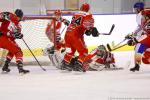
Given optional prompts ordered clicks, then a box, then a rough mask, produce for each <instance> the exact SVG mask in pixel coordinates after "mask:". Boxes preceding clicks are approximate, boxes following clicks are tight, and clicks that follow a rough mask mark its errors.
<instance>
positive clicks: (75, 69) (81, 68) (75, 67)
mask: <svg viewBox="0 0 150 100" xmlns="http://www.w3.org/2000/svg"><path fill="white" fill-rule="evenodd" d="M73 70H74V71H79V72H86V70H85V69H84V68H83V65H81V64H80V63H79V62H76V63H75V64H74V66H73Z"/></svg>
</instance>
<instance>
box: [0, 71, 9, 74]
mask: <svg viewBox="0 0 150 100" xmlns="http://www.w3.org/2000/svg"><path fill="white" fill-rule="evenodd" d="M8 73H9V72H7V71H2V72H1V74H8Z"/></svg>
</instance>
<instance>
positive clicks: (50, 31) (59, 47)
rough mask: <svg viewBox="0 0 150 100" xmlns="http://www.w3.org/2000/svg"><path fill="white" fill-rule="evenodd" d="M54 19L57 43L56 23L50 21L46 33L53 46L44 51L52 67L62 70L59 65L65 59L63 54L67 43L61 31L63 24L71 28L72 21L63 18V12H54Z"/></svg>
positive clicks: (49, 45)
mask: <svg viewBox="0 0 150 100" xmlns="http://www.w3.org/2000/svg"><path fill="white" fill-rule="evenodd" d="M54 17H56V27H55V29H56V30H55V31H56V38H55V40H56V41H54V22H53V21H50V22H49V23H48V25H47V28H46V32H45V33H46V35H47V37H48V39H49V40H50V42H51V43H52V44H48V45H47V47H46V48H45V49H44V55H48V57H49V59H50V62H51V64H52V65H54V66H56V67H57V68H60V66H59V64H60V63H61V61H62V59H63V58H62V53H63V52H64V51H65V42H64V39H62V38H61V33H60V29H61V28H62V23H64V25H66V26H69V24H70V21H69V20H67V19H64V18H62V12H61V10H56V11H54ZM66 26H65V27H66ZM54 45H55V47H54ZM58 58H59V59H58ZM60 58H61V59H60Z"/></svg>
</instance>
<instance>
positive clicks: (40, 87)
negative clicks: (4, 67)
mask: <svg viewBox="0 0 150 100" xmlns="http://www.w3.org/2000/svg"><path fill="white" fill-rule="evenodd" d="M115 57H116V65H117V66H118V67H124V70H116V71H87V72H86V73H76V72H69V73H64V72H61V71H60V70H57V69H56V68H55V67H53V66H43V67H44V68H46V69H47V71H46V72H45V71H43V70H41V68H40V67H39V66H25V68H26V69H29V70H30V71H31V72H30V73H29V74H26V75H23V76H21V75H19V74H18V70H17V68H16V67H11V72H10V73H9V74H1V75H0V100H150V66H149V65H143V64H142V67H141V70H140V71H139V72H134V73H133V72H130V71H129V68H130V67H133V52H120V53H118V52H117V53H115Z"/></svg>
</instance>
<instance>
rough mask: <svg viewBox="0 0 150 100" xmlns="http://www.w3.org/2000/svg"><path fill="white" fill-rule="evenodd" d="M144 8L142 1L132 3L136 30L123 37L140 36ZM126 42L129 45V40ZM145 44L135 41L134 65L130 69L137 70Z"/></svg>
mask: <svg viewBox="0 0 150 100" xmlns="http://www.w3.org/2000/svg"><path fill="white" fill-rule="evenodd" d="M143 10H144V3H143V2H137V3H135V4H134V11H135V13H136V14H137V15H136V22H137V24H138V26H137V28H136V30H135V31H134V32H133V33H132V34H129V35H127V36H126V37H125V38H126V39H130V37H132V36H133V37H136V38H140V37H141V35H142V33H143V32H142V26H143V25H142V24H143V18H142V14H141V12H142V11H143ZM128 44H129V45H130V41H128ZM145 48H146V46H145V45H144V44H142V43H137V44H136V45H135V56H134V61H135V66H134V67H133V68H131V69H130V71H136V70H139V66H140V64H141V58H142V54H143V52H144V50H145Z"/></svg>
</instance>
